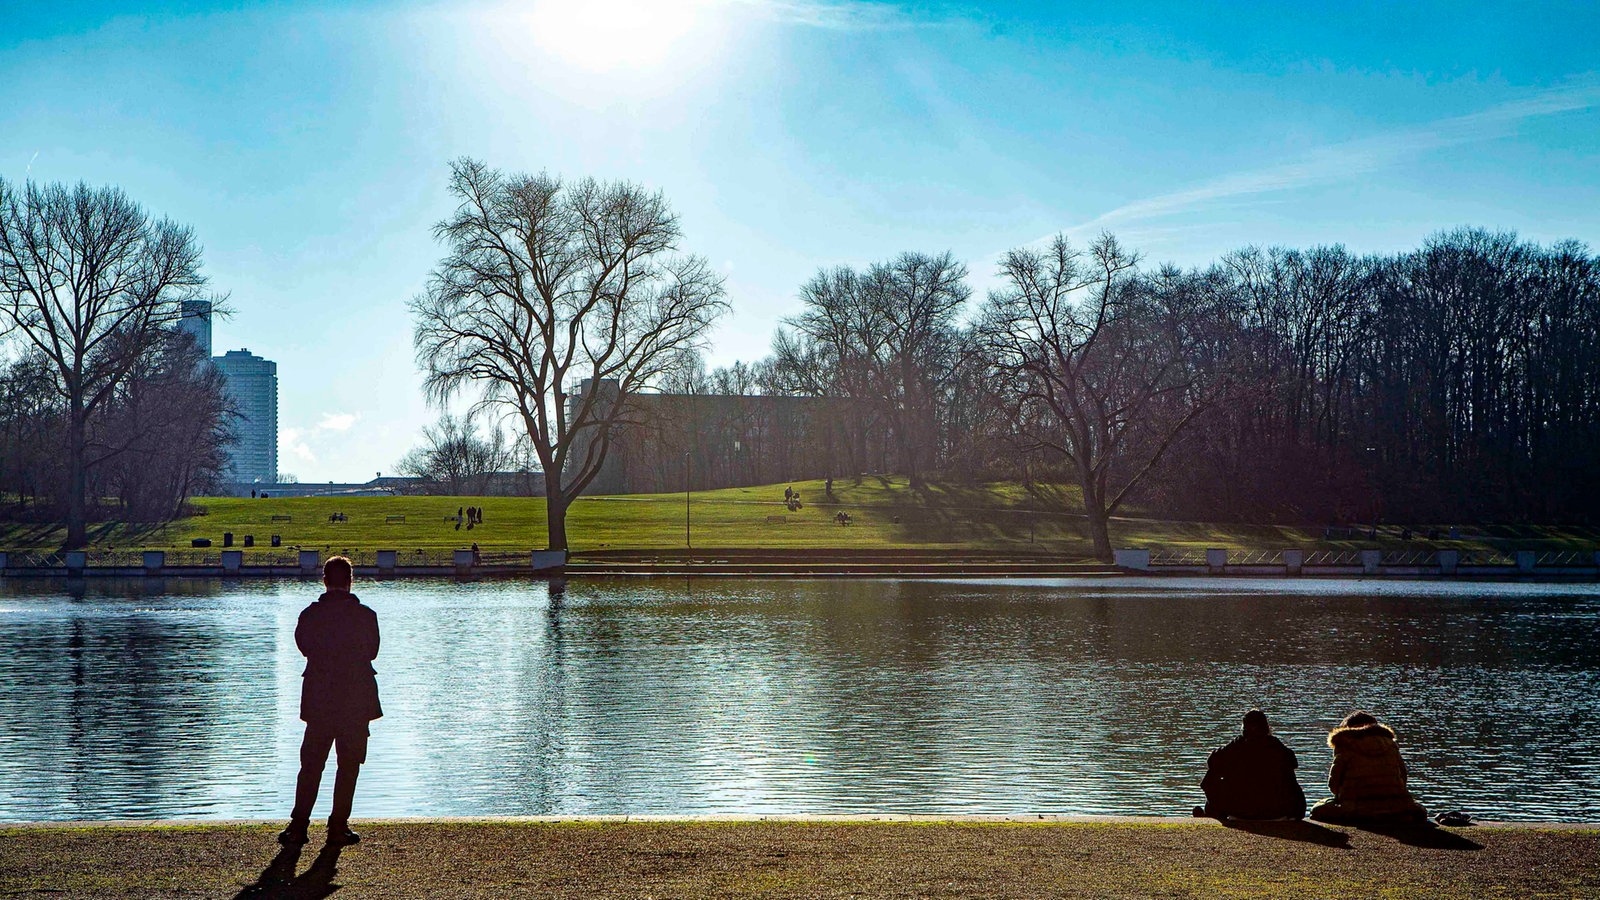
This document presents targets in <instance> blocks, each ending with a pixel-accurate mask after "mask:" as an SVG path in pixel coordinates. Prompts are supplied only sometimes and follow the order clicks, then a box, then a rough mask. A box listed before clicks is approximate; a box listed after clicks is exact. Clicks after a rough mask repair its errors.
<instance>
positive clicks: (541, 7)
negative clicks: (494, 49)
mask: <svg viewBox="0 0 1600 900" xmlns="http://www.w3.org/2000/svg"><path fill="white" fill-rule="evenodd" d="M714 3H715V0H544V2H541V3H539V4H537V5H536V6H535V7H534V8H533V10H532V12H531V13H529V14H528V16H527V22H528V27H529V28H531V29H532V32H533V38H534V41H535V42H536V43H537V44H538V45H539V46H540V47H542V48H544V49H545V50H546V51H548V52H549V53H551V54H553V55H555V56H557V57H559V58H560V59H562V60H564V61H566V62H568V63H571V64H573V65H577V66H580V67H582V68H585V69H588V70H591V71H595V72H606V71H612V70H632V69H642V68H649V67H652V66H656V65H660V64H661V63H663V62H664V61H666V59H667V58H668V57H669V56H670V55H672V54H673V53H674V52H676V51H681V50H684V49H688V47H687V45H689V44H691V43H692V42H694V41H696V39H697V38H698V37H699V36H700V34H701V33H703V32H704V31H705V30H706V29H707V26H708V25H709V24H711V22H710V20H711V19H712V18H713V16H712V10H711V7H712V6H713V5H714Z"/></svg>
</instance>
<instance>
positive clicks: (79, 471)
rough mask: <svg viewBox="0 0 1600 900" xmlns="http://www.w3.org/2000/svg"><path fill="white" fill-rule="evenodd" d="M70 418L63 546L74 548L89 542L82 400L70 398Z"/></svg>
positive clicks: (86, 454)
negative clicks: (65, 520)
mask: <svg viewBox="0 0 1600 900" xmlns="http://www.w3.org/2000/svg"><path fill="white" fill-rule="evenodd" d="M71 416H72V420H71V421H70V422H69V423H68V424H67V541H66V544H65V545H64V547H63V549H65V550H77V549H80V548H82V547H83V546H84V545H85V544H87V543H89V514H88V508H87V499H88V498H87V497H86V496H85V495H86V494H88V492H89V473H88V471H87V469H88V460H87V456H88V448H87V447H86V441H85V439H84V422H83V420H84V415H83V408H82V402H81V401H79V400H78V399H77V398H73V404H72V411H71Z"/></svg>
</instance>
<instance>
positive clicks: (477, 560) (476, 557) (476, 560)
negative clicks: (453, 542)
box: [472, 541, 483, 565]
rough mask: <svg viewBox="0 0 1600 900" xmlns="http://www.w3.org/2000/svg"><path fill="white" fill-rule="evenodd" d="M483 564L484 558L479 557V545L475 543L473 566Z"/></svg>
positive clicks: (473, 546)
mask: <svg viewBox="0 0 1600 900" xmlns="http://www.w3.org/2000/svg"><path fill="white" fill-rule="evenodd" d="M481 562H483V557H482V556H481V555H479V553H478V544H477V542H476V541H474V542H473V544H472V564H473V565H478V564H479V563H481Z"/></svg>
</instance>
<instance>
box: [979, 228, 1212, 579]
mask: <svg viewBox="0 0 1600 900" xmlns="http://www.w3.org/2000/svg"><path fill="white" fill-rule="evenodd" d="M1137 264H1138V258H1137V256H1135V255H1134V254H1132V253H1128V252H1125V251H1124V250H1123V249H1122V247H1121V246H1120V245H1119V244H1118V243H1117V241H1116V239H1115V238H1113V237H1111V236H1110V235H1103V236H1102V237H1101V238H1100V239H1099V240H1097V241H1096V242H1095V243H1094V244H1093V246H1091V247H1090V249H1089V252H1088V254H1087V258H1085V255H1084V254H1082V253H1080V252H1079V251H1077V250H1074V249H1072V247H1071V246H1070V245H1069V244H1068V243H1067V241H1066V239H1065V238H1064V237H1060V236H1058V237H1057V238H1056V239H1055V241H1054V242H1053V243H1052V244H1051V246H1050V248H1049V249H1048V250H1045V251H1039V250H1034V249H1030V248H1023V249H1018V250H1012V251H1011V252H1010V253H1008V254H1006V258H1005V260H1004V261H1003V262H1002V263H1001V274H1002V275H1003V276H1004V278H1005V279H1006V281H1007V282H1008V284H1007V286H1006V287H1004V288H1002V289H1000V290H997V291H994V292H993V293H991V294H990V295H989V301H988V303H987V304H986V306H985V308H984V313H983V319H982V324H981V328H982V333H983V337H984V340H985V343H986V345H987V348H988V351H989V352H990V354H991V359H992V361H993V365H994V366H995V367H996V369H997V370H998V373H999V375H1000V377H1003V378H1006V379H1009V380H1011V381H1012V383H1013V384H1014V385H1015V387H1016V394H1015V403H1016V406H1015V410H1014V414H1015V421H1016V423H1017V424H1016V427H1017V430H1018V431H1019V432H1020V433H1021V434H1023V435H1025V436H1026V438H1027V439H1028V440H1029V441H1030V442H1031V443H1032V445H1033V446H1034V447H1037V448H1039V449H1044V450H1047V451H1054V452H1056V453H1058V454H1060V455H1061V456H1062V457H1063V458H1064V459H1065V460H1066V461H1067V463H1068V464H1069V465H1070V466H1071V469H1072V471H1073V473H1074V474H1075V475H1076V479H1077V481H1078V484H1079V486H1080V487H1081V488H1082V491H1083V507H1084V512H1085V514H1086V516H1087V519H1088V524H1089V533H1090V537H1091V539H1092V540H1093V542H1094V552H1095V555H1096V556H1097V557H1099V558H1101V559H1104V560H1107V561H1109V560H1110V559H1111V539H1110V534H1109V522H1110V519H1111V516H1113V515H1114V514H1115V513H1116V512H1117V510H1118V509H1119V508H1120V507H1121V506H1122V505H1123V503H1124V502H1126V501H1127V499H1128V497H1129V495H1130V493H1131V492H1132V491H1133V490H1134V488H1135V487H1136V486H1137V485H1138V484H1139V483H1140V481H1141V480H1142V479H1143V478H1144V477H1145V476H1146V475H1147V474H1148V473H1149V472H1150V470H1151V469H1152V468H1153V467H1154V466H1155V465H1156V464H1157V463H1158V462H1159V461H1160V460H1161V457H1162V455H1163V454H1164V453H1165V452H1166V450H1167V448H1168V447H1169V446H1170V445H1171V443H1172V441H1173V439H1174V438H1175V437H1176V436H1177V435H1178V433H1179V432H1180V431H1182V430H1183V428H1184V427H1185V426H1187V425H1188V424H1189V423H1190V422H1191V421H1192V420H1193V419H1194V417H1195V416H1196V415H1197V414H1198V413H1199V412H1200V411H1201V410H1202V409H1204V408H1205V407H1206V406H1207V405H1209V403H1210V402H1211V394H1210V393H1208V391H1207V390H1206V389H1205V385H1204V384H1203V383H1202V372H1203V369H1202V368H1201V367H1200V366H1199V365H1197V364H1196V363H1197V360H1196V357H1195V354H1193V353H1192V352H1191V350H1192V347H1193V345H1196V344H1197V343H1198V342H1197V337H1198V335H1197V333H1196V325H1197V324H1198V323H1199V321H1200V319H1201V318H1202V315H1203V312H1204V308H1205V302H1206V298H1205V297H1204V296H1203V295H1204V294H1205V292H1204V291H1198V290H1190V289H1189V288H1190V287H1192V286H1191V285H1186V284H1184V283H1182V279H1181V278H1180V276H1179V275H1178V273H1174V272H1171V271H1168V272H1166V273H1163V275H1162V277H1161V278H1158V279H1156V280H1155V281H1153V282H1144V283H1142V282H1141V281H1140V280H1139V279H1137V278H1136V277H1135V275H1136V266H1137Z"/></svg>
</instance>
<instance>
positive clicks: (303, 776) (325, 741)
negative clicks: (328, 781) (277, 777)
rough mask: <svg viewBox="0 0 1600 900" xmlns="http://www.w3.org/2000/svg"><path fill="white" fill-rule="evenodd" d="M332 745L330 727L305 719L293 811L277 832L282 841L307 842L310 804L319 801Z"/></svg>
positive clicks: (287, 842)
mask: <svg viewBox="0 0 1600 900" xmlns="http://www.w3.org/2000/svg"><path fill="white" fill-rule="evenodd" d="M332 746H333V735H332V734H331V733H329V732H328V731H327V729H324V728H319V727H317V726H316V725H313V724H311V723H310V722H307V723H306V734H305V737H304V738H302V739H301V741H300V776H299V777H298V778H297V779H296V780H295V785H294V811H293V812H291V813H289V827H288V828H285V829H284V830H283V833H282V834H280V835H278V841H279V842H280V843H283V844H304V843H305V842H306V826H307V825H309V824H310V823H311V807H313V806H315V805H316V804H317V787H318V785H319V783H320V782H321V781H322V769H323V767H324V766H325V765H327V762H328V750H329V748H331V747H332Z"/></svg>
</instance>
